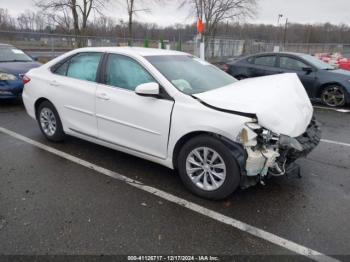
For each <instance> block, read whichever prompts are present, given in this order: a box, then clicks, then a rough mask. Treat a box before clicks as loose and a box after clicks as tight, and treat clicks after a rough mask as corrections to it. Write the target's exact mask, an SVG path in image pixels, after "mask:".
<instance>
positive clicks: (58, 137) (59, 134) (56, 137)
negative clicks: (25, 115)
mask: <svg viewBox="0 0 350 262" xmlns="http://www.w3.org/2000/svg"><path fill="white" fill-rule="evenodd" d="M44 108H48V109H50V110H51V111H52V112H53V114H54V115H55V118H56V131H55V133H54V134H53V135H52V136H49V135H47V134H46V133H45V132H44V130H43V128H42V126H41V122H40V114H41V111H42V110H43V109H44ZM37 121H38V124H39V127H40V130H41V132H42V133H43V134H44V136H45V137H46V138H47V139H48V140H50V141H53V142H60V141H63V139H64V136H65V134H64V131H63V126H62V122H61V119H60V117H59V114H58V112H57V110H56V108H55V107H54V105H53V104H52V103H50V102H49V101H44V102H42V103H41V104H40V105H39V107H38V112H37Z"/></svg>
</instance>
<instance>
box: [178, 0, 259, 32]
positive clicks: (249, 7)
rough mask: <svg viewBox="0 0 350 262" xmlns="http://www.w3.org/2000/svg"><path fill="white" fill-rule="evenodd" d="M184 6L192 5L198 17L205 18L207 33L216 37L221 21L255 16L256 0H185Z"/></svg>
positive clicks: (182, 4) (193, 11)
mask: <svg viewBox="0 0 350 262" xmlns="http://www.w3.org/2000/svg"><path fill="white" fill-rule="evenodd" d="M183 6H190V7H191V10H192V13H194V15H195V16H196V18H201V19H204V20H205V23H206V33H205V34H206V35H207V36H209V37H212V38H214V37H215V36H216V33H217V29H218V26H219V25H220V24H221V23H224V22H227V21H233V20H237V19H240V18H245V17H251V16H253V15H254V14H255V8H256V0H183V1H182V3H181V5H180V7H183Z"/></svg>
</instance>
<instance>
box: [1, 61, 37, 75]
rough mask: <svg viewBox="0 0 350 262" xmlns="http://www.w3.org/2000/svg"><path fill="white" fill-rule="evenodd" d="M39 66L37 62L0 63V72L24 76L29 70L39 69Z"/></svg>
mask: <svg viewBox="0 0 350 262" xmlns="http://www.w3.org/2000/svg"><path fill="white" fill-rule="evenodd" d="M40 65H41V64H40V63H38V62H34V61H33V62H1V63H0V71H1V72H5V73H9V74H14V75H19V74H25V73H27V72H28V71H29V70H30V69H32V68H35V67H39V66H40Z"/></svg>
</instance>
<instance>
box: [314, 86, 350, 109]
mask: <svg viewBox="0 0 350 262" xmlns="http://www.w3.org/2000/svg"><path fill="white" fill-rule="evenodd" d="M347 99H348V97H347V92H346V90H345V89H344V88H343V87H342V86H340V85H330V86H326V87H325V88H324V89H323V90H322V94H321V100H322V103H323V104H324V105H326V106H329V107H342V106H344V105H345V104H346V102H347Z"/></svg>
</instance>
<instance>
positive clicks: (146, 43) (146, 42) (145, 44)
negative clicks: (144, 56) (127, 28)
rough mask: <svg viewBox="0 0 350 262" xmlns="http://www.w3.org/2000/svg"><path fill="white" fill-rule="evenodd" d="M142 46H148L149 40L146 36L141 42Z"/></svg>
mask: <svg viewBox="0 0 350 262" xmlns="http://www.w3.org/2000/svg"><path fill="white" fill-rule="evenodd" d="M143 46H144V47H147V48H148V47H149V40H148V39H147V38H146V39H145V41H144V42H143Z"/></svg>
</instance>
